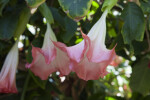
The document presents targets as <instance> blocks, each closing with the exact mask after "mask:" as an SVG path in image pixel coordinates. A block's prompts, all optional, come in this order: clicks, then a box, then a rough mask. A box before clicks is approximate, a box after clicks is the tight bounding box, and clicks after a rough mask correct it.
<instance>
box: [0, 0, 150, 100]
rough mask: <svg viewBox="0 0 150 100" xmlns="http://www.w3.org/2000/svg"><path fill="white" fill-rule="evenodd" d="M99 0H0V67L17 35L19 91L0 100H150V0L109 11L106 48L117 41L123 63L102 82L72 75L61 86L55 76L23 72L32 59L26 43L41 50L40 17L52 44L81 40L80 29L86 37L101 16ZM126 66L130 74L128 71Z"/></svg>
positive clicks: (119, 5)
mask: <svg viewBox="0 0 150 100" xmlns="http://www.w3.org/2000/svg"><path fill="white" fill-rule="evenodd" d="M102 1H103V0H47V1H45V0H0V60H1V62H0V65H1V66H2V65H3V62H4V59H5V57H6V55H7V53H8V52H9V50H10V48H11V46H13V44H14V40H15V39H16V38H18V37H19V36H20V35H21V34H22V35H21V37H20V42H19V44H20V45H21V46H20V47H19V49H20V52H19V66H18V71H17V77H16V81H17V87H18V90H19V93H18V94H0V99H2V100H126V99H128V100H129V99H132V100H149V99H150V96H149V95H148V94H149V91H150V86H149V85H150V68H149V67H150V65H149V62H150V57H149V56H150V54H149V52H150V37H149V33H150V0H132V1H133V2H130V0H129V1H127V0H119V1H118V3H117V5H116V6H114V7H113V9H112V11H111V12H112V13H109V15H108V17H107V36H106V38H107V39H106V41H105V44H106V45H107V48H109V49H111V48H112V47H114V45H115V44H116V43H117V47H116V53H117V55H119V56H122V57H123V58H124V60H123V62H122V63H121V64H120V65H119V66H118V67H117V68H116V69H114V68H111V69H110V74H108V75H107V76H106V77H105V78H104V79H99V80H94V81H88V82H86V81H83V80H81V79H79V78H78V77H77V76H76V75H75V73H71V74H70V75H69V76H67V77H65V78H66V79H65V81H64V82H62V79H61V78H59V76H58V73H56V74H53V75H51V77H49V79H48V80H47V81H42V80H40V79H39V78H38V77H36V76H34V74H33V73H32V72H31V71H30V70H28V69H26V68H25V63H26V61H28V62H31V61H32V55H31V45H30V44H31V43H32V44H33V45H34V46H36V47H41V46H42V42H43V37H44V33H45V31H46V24H45V19H46V21H47V22H49V23H51V24H52V28H53V31H54V32H55V35H56V37H57V40H58V41H60V42H63V43H65V44H66V45H68V46H71V45H74V44H77V43H79V42H81V41H82V36H81V34H80V30H79V29H80V27H81V28H82V30H83V32H84V33H88V31H89V30H90V28H91V27H92V26H93V25H94V24H95V22H96V21H97V20H98V19H99V18H100V17H101V14H102V11H101V8H102V4H103V2H102ZM108 1H111V0H108ZM108 4H109V3H108ZM79 20H80V21H79ZM133 58H134V59H133ZM127 62H128V64H127ZM131 67H132V69H133V70H132V74H131V73H128V72H129V71H131V70H129V69H130V68H131ZM130 74H131V76H130ZM121 80H122V81H121Z"/></svg>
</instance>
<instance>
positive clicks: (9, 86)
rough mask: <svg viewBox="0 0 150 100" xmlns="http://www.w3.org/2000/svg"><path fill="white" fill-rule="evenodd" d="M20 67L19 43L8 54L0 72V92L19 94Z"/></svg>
mask: <svg viewBox="0 0 150 100" xmlns="http://www.w3.org/2000/svg"><path fill="white" fill-rule="evenodd" d="M17 66H18V41H17V42H16V43H15V45H14V46H13V47H12V48H11V50H10V52H9V53H8V55H7V57H6V59H5V62H4V64H3V67H2V70H1V72H0V92H1V93H17V88H16V69H17Z"/></svg>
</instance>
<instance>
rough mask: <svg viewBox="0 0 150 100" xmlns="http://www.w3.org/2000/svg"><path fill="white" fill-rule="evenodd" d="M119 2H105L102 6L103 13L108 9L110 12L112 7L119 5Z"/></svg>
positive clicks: (112, 0) (109, 0)
mask: <svg viewBox="0 0 150 100" xmlns="http://www.w3.org/2000/svg"><path fill="white" fill-rule="evenodd" d="M117 1H118V0H105V1H104V4H103V6H102V11H105V10H106V9H107V10H108V11H110V10H111V9H112V7H113V6H115V5H116V4H117Z"/></svg>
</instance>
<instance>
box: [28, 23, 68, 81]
mask: <svg viewBox="0 0 150 100" xmlns="http://www.w3.org/2000/svg"><path fill="white" fill-rule="evenodd" d="M54 41H55V42H56V37H55V35H54V33H53V31H52V29H51V26H50V25H49V24H47V31H46V33H45V37H44V43H43V47H42V48H37V47H34V46H32V57H33V61H32V63H31V64H26V67H27V68H30V69H31V71H32V72H33V73H34V74H35V75H37V76H39V77H40V78H41V79H42V80H46V79H47V78H48V76H49V75H50V74H52V73H53V72H56V71H59V72H60V74H61V75H68V74H69V73H70V69H69V67H68V66H69V63H70V60H69V57H68V56H67V53H66V52H64V51H62V50H61V49H60V48H61V47H62V46H64V45H63V44H61V43H57V42H56V43H57V44H56V45H55V43H54Z"/></svg>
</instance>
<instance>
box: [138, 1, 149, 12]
mask: <svg viewBox="0 0 150 100" xmlns="http://www.w3.org/2000/svg"><path fill="white" fill-rule="evenodd" d="M140 3H141V8H142V10H143V12H145V13H150V0H147V2H146V1H143V0H140Z"/></svg>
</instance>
